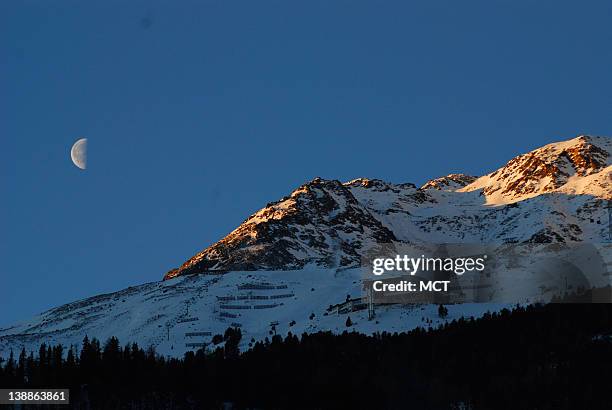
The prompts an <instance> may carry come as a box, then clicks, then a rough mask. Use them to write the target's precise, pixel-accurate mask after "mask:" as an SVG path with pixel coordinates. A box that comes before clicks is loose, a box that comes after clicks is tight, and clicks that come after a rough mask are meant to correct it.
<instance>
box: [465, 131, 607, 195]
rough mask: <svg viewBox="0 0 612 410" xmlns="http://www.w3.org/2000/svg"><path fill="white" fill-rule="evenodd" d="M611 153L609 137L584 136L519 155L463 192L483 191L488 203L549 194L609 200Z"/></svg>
mask: <svg viewBox="0 0 612 410" xmlns="http://www.w3.org/2000/svg"><path fill="white" fill-rule="evenodd" d="M611 152H612V143H611V139H610V138H606V137H591V136H584V135H582V136H579V137H577V138H574V139H572V140H569V141H563V142H558V143H554V144H548V145H546V146H544V147H542V148H538V149H536V150H534V151H531V152H529V153H527V154H523V155H519V156H518V157H516V158H514V159H512V160H511V161H510V162H508V164H506V165H505V166H504V167H502V168H500V169H498V170H497V171H495V172H492V173H491V174H488V175H485V176H483V177H481V178H479V179H478V180H476V181H474V182H473V183H472V184H470V185H468V186H466V187H465V188H464V189H463V190H464V191H473V190H477V189H482V192H483V193H484V194H485V195H486V196H487V197H488V198H489V203H508V202H516V201H521V200H524V199H526V198H530V197H534V196H536V195H540V194H545V193H550V192H565V193H572V194H590V195H596V196H603V197H606V195H607V197H608V198H609V194H610V185H609V181H610V174H611V172H612V169H611V168H610V165H612V155H611ZM606 183H607V184H606ZM602 184H603V185H605V186H602Z"/></svg>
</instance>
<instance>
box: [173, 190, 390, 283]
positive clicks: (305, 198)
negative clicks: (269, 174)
mask: <svg viewBox="0 0 612 410" xmlns="http://www.w3.org/2000/svg"><path fill="white" fill-rule="evenodd" d="M355 183H356V182H355ZM364 183H365V182H364ZM368 187H370V188H372V189H380V188H381V187H380V186H378V185H377V184H371V185H368ZM350 188H351V186H350V184H348V185H347V184H342V183H340V182H338V181H327V180H323V179H321V178H315V179H314V180H312V181H310V182H308V183H306V184H304V185H302V186H301V187H299V188H298V189H296V190H295V191H293V192H292V193H291V195H290V196H288V197H285V198H283V199H281V200H280V201H277V202H273V203H270V204H268V205H267V206H266V207H265V208H263V209H261V210H260V211H258V212H256V213H255V214H253V215H251V216H250V217H249V218H248V219H247V220H246V221H244V222H243V223H242V224H241V225H240V226H239V227H238V228H237V229H235V230H234V231H233V232H231V233H230V234H229V235H227V236H226V237H225V238H223V239H222V240H220V241H219V242H217V243H215V244H214V245H212V246H210V247H209V248H206V249H205V250H204V251H202V252H200V253H198V254H197V255H195V256H194V257H192V258H191V259H189V260H188V261H187V262H185V263H184V264H183V265H182V266H181V267H180V268H179V269H178V270H177V271H171V272H169V274H167V275H166V278H168V277H174V276H178V275H182V274H190V273H196V272H201V271H208V270H274V269H300V268H302V267H304V265H305V264H308V263H315V264H317V265H325V266H334V265H337V266H339V267H345V266H350V265H356V264H357V263H358V261H359V255H360V253H359V252H360V250H361V249H362V248H363V247H364V246H365V245H366V244H368V243H370V242H392V241H395V240H396V238H395V236H394V235H393V232H391V231H390V230H389V229H388V228H386V227H385V226H383V224H382V223H381V222H380V221H379V220H377V219H376V218H374V217H373V216H372V214H371V213H370V212H368V210H367V209H365V208H364V207H363V206H362V205H361V204H360V203H359V202H358V201H357V199H356V198H355V197H354V196H353V194H352V192H351V189H350Z"/></svg>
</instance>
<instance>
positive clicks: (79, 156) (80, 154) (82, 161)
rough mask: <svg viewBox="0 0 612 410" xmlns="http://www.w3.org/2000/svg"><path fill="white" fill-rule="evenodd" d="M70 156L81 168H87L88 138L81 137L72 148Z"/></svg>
mask: <svg viewBox="0 0 612 410" xmlns="http://www.w3.org/2000/svg"><path fill="white" fill-rule="evenodd" d="M70 158H72V162H73V163H74V165H76V166H77V167H79V168H80V169H87V138H81V139H80V140H78V141H77V142H75V143H74V145H73V146H72V149H71V150H70Z"/></svg>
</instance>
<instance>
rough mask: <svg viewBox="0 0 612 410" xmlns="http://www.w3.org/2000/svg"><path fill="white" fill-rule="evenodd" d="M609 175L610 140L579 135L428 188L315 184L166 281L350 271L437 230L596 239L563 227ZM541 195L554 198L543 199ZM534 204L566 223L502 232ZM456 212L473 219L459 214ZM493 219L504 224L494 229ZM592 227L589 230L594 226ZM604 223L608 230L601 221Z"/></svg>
mask: <svg viewBox="0 0 612 410" xmlns="http://www.w3.org/2000/svg"><path fill="white" fill-rule="evenodd" d="M611 173H612V142H610V139H609V138H606V137H593V136H586V135H581V136H578V137H576V138H574V139H571V140H567V141H560V142H556V143H551V144H548V145H545V146H543V147H540V148H537V149H535V150H533V151H530V152H528V153H526V154H522V155H519V156H517V157H515V158H513V159H512V160H510V161H509V162H508V163H507V164H506V165H504V166H503V167H501V168H499V169H497V170H495V171H493V172H492V173H489V174H487V175H484V176H482V177H479V178H478V177H474V176H470V175H466V174H449V175H447V176H444V177H439V178H435V179H432V180H430V181H428V182H426V183H425V184H423V185H422V186H421V187H420V188H417V187H416V185H414V184H412V183H402V184H393V183H389V182H385V181H382V180H379V179H368V178H357V179H353V180H351V181H348V182H345V183H342V182H340V181H337V180H325V179H322V178H320V177H317V178H314V179H313V180H312V181H310V182H307V183H305V184H303V185H301V186H300V187H298V188H296V189H295V190H294V191H292V192H291V194H290V195H288V196H286V197H284V198H281V199H280V200H278V201H275V202H272V203H269V204H268V205H266V207H264V208H262V209H260V210H259V211H257V212H256V213H254V214H253V215H251V216H250V217H249V218H247V219H246V220H245V221H244V222H243V223H242V224H240V225H239V226H238V227H237V228H236V229H235V230H234V231H232V232H231V233H230V234H228V235H227V236H225V237H224V238H222V239H221V240H220V241H218V242H216V243H214V244H213V245H211V246H209V247H207V248H206V249H204V250H203V251H201V252H199V253H197V254H196V255H194V256H193V257H191V258H189V259H188V260H187V261H186V262H185V263H183V264H182V265H181V266H180V267H179V268H177V269H173V270H171V271H170V272H168V273H167V274H166V275H164V279H171V278H173V277H176V276H181V275H186V274H193V273H201V272H208V271H227V270H287V269H301V268H303V267H304V266H305V265H306V264H308V263H315V264H316V265H319V266H324V267H328V268H329V267H332V266H336V265H337V266H339V267H349V266H354V265H357V264H358V263H359V259H360V256H361V255H362V254H363V252H364V249H365V248H367V247H369V246H372V245H375V244H382V243H393V242H403V243H410V242H419V241H425V242H434V243H436V242H438V241H440V240H443V239H444V238H439V237H438V236H439V235H438V236H436V235H427V232H428V229H429V232H431V231H430V229H432V228H433V229H435V230H437V231H444V232H447V231H448V228H449V227H451V228H452V227H454V228H455V229H454V230H453V231H457V230H464V233H463V235H459V236H460V237H453V236H454V235H450V239H451V241H462V240H465V239H466V234H468V237H471V239H472V240H474V241H476V242H481V241H486V240H494V241H501V242H509V243H514V242H534V241H545V242H546V241H550V242H555V241H564V240H570V241H581V240H595V239H596V238H597V235H590V236H589V235H584V232H585V230H586V231H588V229H585V227H584V226H581V225H585V224H584V223H582V224H581V223H571V224H568V223H564V222H563V219H566V218H567V217H568V216H569V215H573V213H574V212H577V211H578V208H576V209H570V208H571V207H570V208H568V207H567V205H566V204H563V202H567V201H569V202H570V203H571V202H577V201H576V199H575V196H580V198H582V199H585V198H587V196H589V195H590V196H592V198H591V199H592V200H593V201H597V199H598V198H600V199H602V200H608V199H610V198H611V197H612V196H611V192H612V180H611V179H610V174H611ZM585 181H587V183H585ZM541 195H544V196H543V197H542V198H549V199H550V200H549V201H542V198H540V199H538V197H539V196H541ZM546 195H552V196H548V197H546ZM555 195H556V196H555ZM530 200H532V202H533V203H535V204H536V205H538V206H543V209H550V210H551V212H552V211H554V212H556V213H557V214H558V216H559V218H557V219H558V220H556V221H555V220H554V219H555V218H554V216H553V217H550V216H549V215H546V216H545V215H541V216H542V220H541V223H540V225H541V227H540V229H536V230H534V231H533V232H530V233H529V232H527V233H524V234H521V233H520V232H517V230H514V231H512V230H506V231H505V233H504V225H507V224H508V223H509V218H500V217H499V216H500V215H501V214H503V213H504V212H506V213H508V212H510V211H505V210H502V209H493V208H491V207H490V206H492V205H497V206H501V207H505V206H509V205H511V204H517V203H520V205H519V206H520V207H521V208H522V209H521V212H520V213H522V214H523V216H524V219H525V218H527V215H532V214H533V213H534V212H536V211H534V210H533V209H532V208H533V207H532V206H529V205H530V203H529V201H530ZM526 201H527V202H526ZM542 202H543V203H542ZM578 202H579V201H578ZM589 202H591V201H589ZM596 203H597V202H596ZM583 205H584V204H583ZM599 205H601V204H599ZM576 207H579V205H578V204H576ZM449 208H459V209H463V210H464V211H466V212H463V213H461V215H458V214H457V212H454V210H453V209H449ZM468 208H471V209H470V210H471V213H472V215H471V217H470V215H469V213H470V212H468V211H469V210H468ZM523 208H524V209H523ZM591 208H592V207H590V206H588V207H587V209H591ZM508 209H512V208H508ZM581 212H582V211H581ZM510 213H513V212H510ZM514 213H515V214H516V212H514ZM536 213H537V212H536ZM495 215H497V216H495ZM553 215H554V214H553ZM583 215H586V214H583ZM513 218H514V219H516V218H517V216H516V215H514V217H513ZM500 219H501V220H500ZM510 219H511V218H510ZM493 220H495V222H496V223H499V224H501V225H497V226H495V224H494V223H492V221H493ZM588 220H589V223H591V222H590V221H591V220H595V219H593V218H591V217H589V219H588ZM597 220H598V222H599V224H601V216H598V219H597ZM487 221H488V222H491V223H489V224H487ZM445 222H446V226H445ZM574 222H575V221H574ZM428 225H429V226H428ZM475 225H478V226H475ZM485 225H490V227H489V226H485ZM500 226H501V227H500ZM477 229H481V230H482V229H487V230H490V229H493V233H494V235H493V237H491V235H489V236H488V237H487V236H486V235H481V236H480V237H479V236H478V235H471V236H470V235H469V233H470V232H473V231H474V230H477ZM510 231H511V232H510Z"/></svg>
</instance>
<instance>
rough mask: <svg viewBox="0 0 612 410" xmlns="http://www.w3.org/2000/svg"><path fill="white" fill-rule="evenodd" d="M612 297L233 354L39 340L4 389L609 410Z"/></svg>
mask: <svg viewBox="0 0 612 410" xmlns="http://www.w3.org/2000/svg"><path fill="white" fill-rule="evenodd" d="M611 335H612V305H610V304H551V305H545V306H541V305H536V306H528V307H518V306H517V307H516V308H514V309H513V310H506V309H504V310H502V311H500V312H496V313H487V314H485V315H484V316H483V317H482V318H479V319H473V318H468V319H460V320H454V321H452V322H450V323H448V324H445V325H444V326H442V327H440V328H438V329H423V328H418V329H415V330H413V331H410V332H407V333H400V334H397V333H393V334H391V333H381V334H375V335H371V336H366V335H362V334H358V333H354V332H345V333H343V334H340V335H334V334H332V333H329V332H320V333H316V334H304V335H302V336H301V337H299V338H298V337H297V336H295V335H292V334H288V335H286V336H285V337H281V336H279V335H275V336H273V337H271V339H270V340H268V339H266V340H265V341H263V342H257V343H253V341H252V343H251V345H252V347H251V348H249V349H248V350H247V351H245V352H239V350H238V346H239V344H240V342H241V338H242V334H241V332H240V330H239V329H228V330H227V331H226V332H225V335H223V336H222V337H221V336H220V337H218V338H217V339H218V340H217V342H220V343H219V344H218V347H217V348H216V349H215V350H214V351H212V352H204V351H202V350H200V351H197V352H195V353H193V352H188V353H187V354H185V356H184V357H183V358H181V359H174V358H165V357H163V356H160V355H158V354H156V353H155V350H154V349H152V348H149V349H146V350H145V349H143V348H141V347H139V346H137V345H136V344H130V345H127V346H123V347H122V346H121V345H120V343H119V341H118V340H117V339H116V338H111V339H109V340H107V341H106V342H105V343H104V344H103V345H100V343H99V342H98V341H97V340H95V339H94V340H89V339H87V338H85V340H84V341H83V344H82V346H81V347H80V348H79V349H78V351H77V348H76V347H74V346H72V347H68V349H67V350H64V349H63V348H62V347H61V346H46V345H42V346H41V347H40V349H39V351H38V353H37V354H35V353H33V352H25V351H22V352H20V353H18V355H17V357H10V358H5V360H4V362H3V365H2V366H0V386H3V387H8V386H10V387H14V388H19V387H29V388H37V387H56V388H70V389H71V401H72V403H73V406H74V407H78V408H108V409H111V408H112V409H115V408H143V409H144V408H219V407H222V406H223V405H224V404H227V403H231V404H232V405H233V406H234V408H292V409H293V408H355V409H362V408H375V409H385V408H409V409H555V410H557V409H600V408H601V409H604V408H606V409H609V408H611V407H612V399H611V398H610V395H609V393H608V392H609V385H610V381H611V380H612V336H611Z"/></svg>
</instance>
